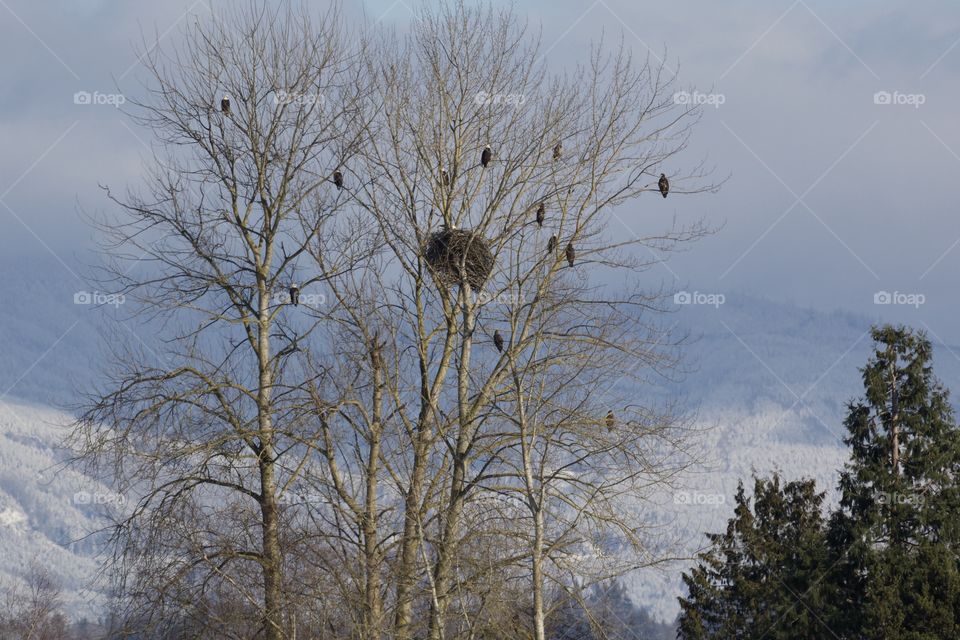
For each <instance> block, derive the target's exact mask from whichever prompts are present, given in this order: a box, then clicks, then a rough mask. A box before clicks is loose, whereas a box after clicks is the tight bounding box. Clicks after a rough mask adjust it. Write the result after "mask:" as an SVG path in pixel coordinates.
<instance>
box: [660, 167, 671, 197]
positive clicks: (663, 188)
mask: <svg viewBox="0 0 960 640" xmlns="http://www.w3.org/2000/svg"><path fill="white" fill-rule="evenodd" d="M657 184H658V185H659V187H660V195H662V196H663V197H664V198H666V197H667V194H668V193H670V181H669V180H667V176H666V174H664V173H661V174H660V182H658V183H657Z"/></svg>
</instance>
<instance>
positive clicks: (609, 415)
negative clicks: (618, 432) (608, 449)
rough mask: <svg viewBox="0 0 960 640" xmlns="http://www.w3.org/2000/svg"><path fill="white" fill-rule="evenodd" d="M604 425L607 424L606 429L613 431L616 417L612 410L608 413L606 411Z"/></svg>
mask: <svg viewBox="0 0 960 640" xmlns="http://www.w3.org/2000/svg"><path fill="white" fill-rule="evenodd" d="M606 423H607V429H609V430H611V431H613V428H614V427H615V426H616V424H617V416H615V415H614V414H613V409H611V410H610V411H607V418H606Z"/></svg>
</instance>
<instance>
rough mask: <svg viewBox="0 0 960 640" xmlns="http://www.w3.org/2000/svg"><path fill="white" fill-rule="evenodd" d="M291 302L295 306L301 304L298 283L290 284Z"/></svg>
mask: <svg viewBox="0 0 960 640" xmlns="http://www.w3.org/2000/svg"><path fill="white" fill-rule="evenodd" d="M290 302H291V303H292V304H293V306H297V305H298V304H300V287H298V286H297V284H296V283H293V284H291V285H290Z"/></svg>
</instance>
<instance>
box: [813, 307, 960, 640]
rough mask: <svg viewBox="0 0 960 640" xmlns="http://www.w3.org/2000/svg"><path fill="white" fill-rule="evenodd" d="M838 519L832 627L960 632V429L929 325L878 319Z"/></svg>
mask: <svg viewBox="0 0 960 640" xmlns="http://www.w3.org/2000/svg"><path fill="white" fill-rule="evenodd" d="M872 335H873V339H874V341H875V343H876V346H875V351H874V354H873V355H872V357H871V358H870V360H869V361H868V362H867V365H866V366H865V367H864V368H863V369H862V373H863V383H864V389H865V395H864V398H863V399H862V400H860V401H858V402H854V403H851V404H850V405H849V407H848V409H849V411H848V415H847V418H846V421H845V427H846V429H847V433H848V436H847V437H846V438H845V442H846V443H847V445H848V446H849V447H850V462H849V463H848V464H847V465H846V468H845V469H844V471H843V472H842V473H841V476H840V482H839V491H840V506H839V508H838V510H837V511H836V512H835V513H834V514H833V515H832V517H831V521H830V532H829V536H828V537H829V544H830V547H831V554H832V564H833V570H832V571H831V573H830V576H829V580H828V581H829V586H828V588H827V590H828V592H830V594H831V598H832V599H834V600H835V601H837V602H840V603H842V607H841V608H840V609H839V611H840V614H839V615H837V616H835V617H832V619H831V627H832V628H833V629H834V631H835V632H836V633H837V635H838V636H840V637H843V638H850V639H861V638H868V639H874V638H877V639H880V638H883V639H886V638H902V639H905V640H920V639H924V640H926V639H931V640H932V639H934V638H938V639H939V638H960V609H958V607H957V602H958V599H960V595H958V594H960V589H958V584H960V583H958V569H960V565H958V557H960V555H958V551H960V546H958V543H960V536H958V526H960V517H958V516H960V502H958V487H957V480H958V478H960V432H958V430H957V428H956V424H955V421H954V417H953V412H952V409H951V407H950V404H949V401H948V397H947V392H946V390H945V389H944V388H943V387H942V386H941V384H940V383H939V382H938V381H937V380H936V379H935V378H934V376H933V372H932V368H931V345H930V342H929V340H928V339H927V338H926V336H925V335H924V334H923V333H922V332H913V331H912V330H910V329H908V328H905V327H892V326H884V327H876V328H874V329H873V331H872Z"/></svg>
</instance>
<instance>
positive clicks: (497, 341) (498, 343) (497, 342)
mask: <svg viewBox="0 0 960 640" xmlns="http://www.w3.org/2000/svg"><path fill="white" fill-rule="evenodd" d="M493 346H495V347H496V348H497V351H499V352H500V353H503V336H502V335H500V331H494V332H493Z"/></svg>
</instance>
